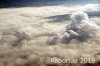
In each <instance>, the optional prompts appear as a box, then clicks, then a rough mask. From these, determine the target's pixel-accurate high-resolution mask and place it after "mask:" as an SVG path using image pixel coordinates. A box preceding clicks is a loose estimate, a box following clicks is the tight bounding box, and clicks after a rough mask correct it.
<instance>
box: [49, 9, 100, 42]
mask: <svg viewBox="0 0 100 66" xmlns="http://www.w3.org/2000/svg"><path fill="white" fill-rule="evenodd" d="M99 30H100V27H99V26H98V25H97V24H96V23H95V22H93V21H91V20H90V19H89V17H88V15H87V14H86V13H85V12H82V11H78V12H74V13H72V15H71V16H70V24H69V25H67V28H66V31H65V33H64V34H63V35H61V37H59V38H60V39H61V40H60V41H61V42H63V43H67V42H70V41H71V40H73V39H76V40H78V41H80V42H82V41H87V39H89V38H94V37H95V33H96V31H99ZM51 38H52V39H53V38H54V36H53V37H51ZM51 38H50V40H49V43H50V41H51ZM56 41H57V40H55V42H56ZM51 43H54V40H52V41H51Z"/></svg>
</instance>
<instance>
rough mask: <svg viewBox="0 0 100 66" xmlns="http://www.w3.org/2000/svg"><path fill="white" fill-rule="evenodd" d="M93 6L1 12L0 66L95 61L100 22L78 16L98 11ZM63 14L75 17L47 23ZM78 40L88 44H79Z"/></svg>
mask: <svg viewBox="0 0 100 66" xmlns="http://www.w3.org/2000/svg"><path fill="white" fill-rule="evenodd" d="M92 5H93V6H90V5H88V6H86V5H85V6H84V7H83V6H70V7H67V6H63V5H61V6H45V7H23V8H8V9H0V66H50V65H52V63H46V61H48V60H50V58H52V57H57V58H60V59H61V58H65V59H68V58H72V57H73V58H80V57H89V58H96V54H97V53H99V51H100V45H99V43H100V32H99V29H98V28H99V26H98V25H100V23H99V21H100V19H99V17H92V18H88V15H87V14H86V13H84V12H79V10H81V11H98V10H99V9H98V5H95V4H92ZM76 7H78V8H76ZM75 11H76V12H75ZM72 12H73V13H72ZM61 14H72V15H71V19H70V20H65V21H64V22H63V21H61V22H50V20H49V19H44V18H45V17H50V16H57V15H61ZM96 23H97V24H96ZM74 29H76V30H74ZM77 30H78V31H77ZM94 36H95V37H94ZM78 37H79V38H82V39H86V41H85V42H79V40H80V39H77V38H78ZM88 38H89V39H88ZM88 40H89V41H88ZM68 41H70V42H69V44H68V45H67V43H66V42H68ZM64 43H65V44H64ZM87 50H88V51H87ZM61 66H63V64H62V65H61ZM74 66H75V65H74ZM76 66H77V64H76Z"/></svg>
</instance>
